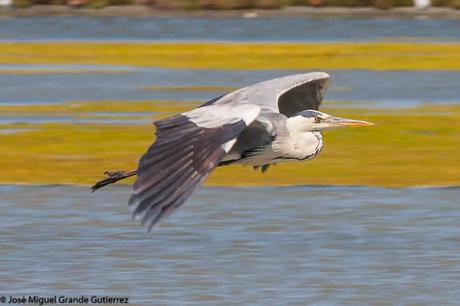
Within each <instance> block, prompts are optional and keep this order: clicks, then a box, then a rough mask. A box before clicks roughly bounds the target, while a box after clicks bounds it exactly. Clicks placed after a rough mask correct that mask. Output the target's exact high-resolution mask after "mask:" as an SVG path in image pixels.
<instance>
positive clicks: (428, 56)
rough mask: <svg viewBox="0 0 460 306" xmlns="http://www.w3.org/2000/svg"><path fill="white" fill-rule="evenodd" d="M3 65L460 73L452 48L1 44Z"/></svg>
mask: <svg viewBox="0 0 460 306" xmlns="http://www.w3.org/2000/svg"><path fill="white" fill-rule="evenodd" d="M0 50H2V52H1V53H0V64H68V63H73V64H97V65H132V66H142V67H146V66H147V67H164V68H194V69H213V68H218V69H317V68H318V67H320V68H321V69H374V70H394V69H403V70H404V69H406V70H459V69H460V44H454V43H430V44H428V43H383V42H380V43H186V42H183V43H97V42H72V43H70V42H47V43H40V42H17V43H16V42H15V43H9V42H1V43H0Z"/></svg>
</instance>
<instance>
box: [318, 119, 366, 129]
mask: <svg viewBox="0 0 460 306" xmlns="http://www.w3.org/2000/svg"><path fill="white" fill-rule="evenodd" d="M326 122H327V123H328V124H329V125H330V126H337V127H339V126H369V125H374V124H373V123H372V122H367V121H363V120H353V119H345V118H340V117H331V118H329V119H327V120H326Z"/></svg>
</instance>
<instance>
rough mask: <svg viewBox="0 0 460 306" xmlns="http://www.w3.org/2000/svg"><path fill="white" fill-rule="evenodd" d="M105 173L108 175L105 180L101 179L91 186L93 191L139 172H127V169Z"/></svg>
mask: <svg viewBox="0 0 460 306" xmlns="http://www.w3.org/2000/svg"><path fill="white" fill-rule="evenodd" d="M104 174H105V175H107V178H105V179H103V180H100V181H99V182H97V183H96V184H94V186H93V187H91V192H94V191H96V190H98V189H99V188H101V187H104V186H107V185H110V184H113V183H115V182H118V181H119V180H122V179H125V178H128V177H131V176H134V175H136V174H137V171H136V170H134V171H130V172H126V171H106V172H105V173H104Z"/></svg>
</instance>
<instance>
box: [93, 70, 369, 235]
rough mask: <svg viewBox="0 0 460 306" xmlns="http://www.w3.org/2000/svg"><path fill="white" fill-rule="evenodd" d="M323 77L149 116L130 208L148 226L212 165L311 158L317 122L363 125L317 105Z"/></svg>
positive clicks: (316, 147)
mask: <svg viewBox="0 0 460 306" xmlns="http://www.w3.org/2000/svg"><path fill="white" fill-rule="evenodd" d="M328 83H329V75H328V74H327V73H324V72H314V73H305V74H296V75H290V76H286V77H282V78H277V79H273V80H269V81H265V82H261V83H258V84H255V85H252V86H248V87H245V88H241V89H239V90H236V91H233V92H230V93H228V94H225V95H223V96H220V97H218V98H215V99H212V100H210V101H208V102H206V103H205V104H203V105H202V106H200V107H199V108H197V109H194V110H191V111H189V112H185V113H181V114H178V115H176V116H173V117H170V118H166V119H163V120H160V121H157V122H155V127H156V135H157V139H156V141H155V143H154V144H153V145H152V146H151V147H150V148H149V149H148V150H147V152H146V153H145V154H144V155H143V156H142V158H141V159H140V162H139V166H138V169H137V180H136V182H135V184H134V186H133V193H132V195H131V198H130V201H129V204H130V206H132V207H133V216H134V217H136V218H141V222H142V224H149V230H150V229H151V228H152V227H153V226H154V225H155V224H156V223H157V222H159V221H160V220H161V219H162V218H163V217H164V216H165V215H168V214H169V213H171V212H172V211H174V210H175V209H176V208H177V207H179V206H180V205H182V204H183V203H184V202H185V201H186V199H187V198H188V197H189V196H190V195H191V194H192V192H193V191H194V190H195V188H196V187H197V186H199V185H200V184H201V183H202V182H203V181H204V180H205V179H206V177H207V176H208V175H209V174H210V172H211V171H212V170H213V169H214V168H215V167H217V166H223V165H230V164H243V165H250V166H253V167H254V169H258V168H260V169H261V171H262V172H265V171H267V169H268V168H269V166H270V165H272V164H275V163H279V162H287V161H299V160H308V159H311V158H314V157H315V156H316V155H317V154H318V153H319V152H320V151H321V148H322V145H323V140H322V136H321V134H320V132H319V131H320V130H322V129H325V128H329V127H337V126H343V125H369V123H367V122H364V121H356V120H349V119H342V118H336V117H332V116H329V115H327V114H324V113H321V112H319V111H318V109H319V106H320V104H321V101H322V99H323V95H324V93H325V91H326V89H327V86H328ZM120 177H121V178H123V177H122V176H120ZM117 178H118V177H116V178H110V177H109V178H108V179H105V180H103V181H101V182H99V183H97V184H96V185H95V187H94V189H97V188H99V187H98V186H99V185H100V186H105V185H107V184H109V183H113V181H116V180H117ZM121 178H120V179H121ZM98 184H99V185H98Z"/></svg>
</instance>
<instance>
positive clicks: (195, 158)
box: [129, 104, 260, 230]
mask: <svg viewBox="0 0 460 306" xmlns="http://www.w3.org/2000/svg"><path fill="white" fill-rule="evenodd" d="M259 112H260V107H259V106H255V105H250V104H248V105H236V106H232V105H226V106H218V105H211V106H207V107H202V108H198V109H195V110H192V111H190V112H186V113H182V114H178V115H176V116H173V117H170V118H166V119H163V120H160V121H157V122H155V126H156V135H157V140H156V141H155V143H154V144H153V145H152V146H151V147H150V148H149V149H148V151H147V152H146V153H145V154H144V155H143V156H142V158H141V160H140V162H139V166H138V170H137V180H136V182H135V184H134V186H133V193H132V195H131V198H130V201H129V204H130V206H133V207H134V211H133V216H134V217H141V218H142V224H145V223H149V224H150V225H149V230H150V229H151V228H152V227H153V226H154V225H155V224H156V223H157V222H158V221H160V219H161V218H162V217H164V216H165V215H167V214H169V213H171V212H172V211H174V210H175V209H176V208H177V207H179V206H180V205H182V204H183V203H184V202H185V200H186V199H187V198H188V197H189V196H190V195H191V193H192V192H193V191H194V189H195V188H196V187H197V186H199V185H200V184H201V183H202V182H203V181H204V180H205V179H206V177H207V176H208V175H209V173H210V172H211V171H212V170H213V169H214V167H216V166H217V165H218V164H219V162H220V161H221V160H222V158H223V157H224V156H225V154H226V153H227V152H228V151H229V150H230V149H231V147H232V146H233V144H234V143H235V141H236V138H237V137H238V135H239V134H240V133H241V132H242V131H243V130H244V129H245V128H246V127H247V126H248V125H250V124H251V123H252V121H254V119H255V118H256V117H257V115H258V114H259Z"/></svg>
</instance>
